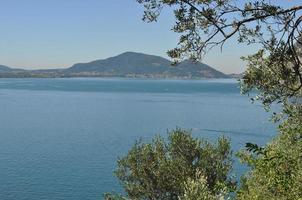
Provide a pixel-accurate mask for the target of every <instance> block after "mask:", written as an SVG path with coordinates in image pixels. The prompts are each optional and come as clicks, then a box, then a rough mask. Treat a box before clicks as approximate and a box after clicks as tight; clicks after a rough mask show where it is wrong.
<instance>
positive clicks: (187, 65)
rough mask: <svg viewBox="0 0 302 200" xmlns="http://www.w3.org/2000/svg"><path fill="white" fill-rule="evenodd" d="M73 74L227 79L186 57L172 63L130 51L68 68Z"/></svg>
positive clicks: (69, 72) (67, 72)
mask: <svg viewBox="0 0 302 200" xmlns="http://www.w3.org/2000/svg"><path fill="white" fill-rule="evenodd" d="M64 72H65V73H66V74H69V75H72V76H85V75H89V76H118V77H147V78H227V77H228V76H227V75H225V74H223V73H222V72H219V71H217V70H215V69H213V68H212V67H210V66H208V65H206V64H203V63H200V62H193V61H190V60H185V61H183V62H181V63H179V64H177V65H172V63H171V61H169V60H168V59H165V58H162V57H159V56H153V55H147V54H142V53H135V52H126V53H123V54H120V55H118V56H115V57H111V58H107V59H104V60H96V61H92V62H89V63H78V64H75V65H73V66H72V67H70V68H68V69H66V70H65V71H64Z"/></svg>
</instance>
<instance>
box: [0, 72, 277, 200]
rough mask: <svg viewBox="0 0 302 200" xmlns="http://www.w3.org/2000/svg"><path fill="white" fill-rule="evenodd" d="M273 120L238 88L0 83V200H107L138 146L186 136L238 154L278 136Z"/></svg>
mask: <svg viewBox="0 0 302 200" xmlns="http://www.w3.org/2000/svg"><path fill="white" fill-rule="evenodd" d="M269 116H270V114H269V113H267V112H265V111H264V109H263V108H262V106H261V105H260V104H252V103H251V102H250V100H249V97H247V96H241V95H240V89H239V85H238V83H237V81H236V80H232V79H215V80H138V79H137V80H129V79H109V78H108V79H102V78H72V79H0V199H1V200H28V199H30V200H44V199H45V200H46V199H52V200H61V199H62V200H63V199H64V200H83V199H89V200H90V199H91V200H96V199H102V194H103V193H104V192H111V191H117V192H121V191H122V190H121V187H120V185H119V182H118V181H117V179H116V178H115V177H114V176H113V170H114V168H115V165H116V160H117V158H118V156H122V155H125V154H126V153H127V151H128V149H129V148H130V147H131V146H132V145H133V144H134V142H135V140H137V139H140V138H142V139H143V140H144V141H150V139H151V138H152V137H153V136H155V135H156V134H161V135H163V136H166V132H167V130H172V129H174V128H176V127H180V128H186V129H191V130H192V132H193V135H194V136H195V137H205V138H208V139H209V140H215V139H216V138H217V137H218V136H220V135H225V136H227V137H229V138H230V139H231V141H232V148H233V150H234V151H238V150H239V149H241V148H243V147H244V145H245V143H246V142H253V143H257V144H260V145H262V144H265V143H266V142H267V141H269V140H270V139H271V138H272V137H273V136H274V134H275V130H276V128H275V127H274V125H273V124H272V123H271V122H270V121H269ZM244 170H245V168H244V167H242V166H238V163H237V164H236V165H235V169H234V174H241V173H242V172H243V171H244Z"/></svg>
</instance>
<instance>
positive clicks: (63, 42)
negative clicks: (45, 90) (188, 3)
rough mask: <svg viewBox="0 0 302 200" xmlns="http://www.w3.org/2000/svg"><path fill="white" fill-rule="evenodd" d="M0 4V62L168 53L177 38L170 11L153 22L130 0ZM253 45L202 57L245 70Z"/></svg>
mask: <svg viewBox="0 0 302 200" xmlns="http://www.w3.org/2000/svg"><path fill="white" fill-rule="evenodd" d="M280 1H283V2H286V3H287V1H286V0H280ZM298 1H299V0H297V1H295V0H292V2H294V3H297V2H298ZM292 2H291V3H292ZM0 3H1V7H0V64H2V65H7V66H10V67H17V68H24V69H48V68H66V67H70V66H72V65H73V64H75V63H79V62H81V63H82V62H90V61H93V60H97V59H105V58H107V57H111V56H115V55H118V54H120V53H123V52H126V51H133V52H142V53H146V54H152V55H158V56H163V57H165V58H168V56H167V54H166V51H167V50H169V49H172V48H173V47H175V46H176V44H177V41H178V35H177V34H175V33H174V32H172V31H171V27H172V26H173V23H174V18H173V14H172V13H171V11H170V10H163V13H162V15H161V17H160V18H159V21H158V22H157V23H145V22H143V21H142V20H141V18H142V14H143V8H142V5H139V4H138V3H136V1H135V0H0ZM286 3H285V4H286ZM256 50H257V48H256V47H252V46H244V45H239V44H237V41H236V40H230V41H229V42H228V43H226V45H225V46H224V49H223V51H222V52H221V51H220V49H219V48H214V49H213V50H212V51H211V52H210V53H208V54H207V55H206V56H205V57H204V59H203V60H202V62H204V63H206V64H209V65H210V66H212V67H214V68H216V69H218V70H220V71H222V72H225V73H240V72H242V71H244V69H245V63H244V62H242V61H241V60H240V57H241V56H243V55H248V54H251V53H254V52H255V51H256Z"/></svg>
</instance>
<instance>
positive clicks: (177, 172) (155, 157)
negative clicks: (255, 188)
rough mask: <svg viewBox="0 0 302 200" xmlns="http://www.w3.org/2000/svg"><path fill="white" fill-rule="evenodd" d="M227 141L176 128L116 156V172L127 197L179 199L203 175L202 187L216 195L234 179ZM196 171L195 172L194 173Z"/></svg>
mask: <svg viewBox="0 0 302 200" xmlns="http://www.w3.org/2000/svg"><path fill="white" fill-rule="evenodd" d="M231 167H232V161H231V151H230V144H229V142H228V140H227V139H225V138H220V139H218V141H217V144H211V143H209V142H207V141H205V140H200V139H195V138H193V137H192V136H191V134H190V132H188V131H185V130H181V129H176V130H174V131H172V132H169V137H168V140H167V142H166V141H165V140H164V139H163V138H162V137H159V136H158V137H157V138H155V139H154V140H153V141H152V142H151V143H142V142H137V143H136V144H135V145H134V146H133V147H132V149H131V150H130V151H129V152H128V154H127V155H126V156H125V157H123V158H121V159H119V160H118V167H117V170H116V172H115V173H116V176H117V177H118V178H119V180H120V181H121V183H122V185H123V187H124V189H125V192H126V194H127V197H128V198H130V199H158V200H160V199H179V198H182V197H183V196H184V194H185V193H186V192H187V193H186V195H187V199H189V197H188V196H190V195H192V192H190V191H189V190H187V189H188V184H189V185H190V184H195V183H196V181H197V182H198V181H200V177H202V182H198V183H200V184H202V187H203V190H206V192H207V193H208V195H213V196H215V195H218V194H220V193H221V191H222V190H224V189H225V188H227V187H230V186H231V185H232V184H233V183H232V181H231V180H230V179H229V178H228V174H229V172H230V170H231ZM196 174H198V176H196Z"/></svg>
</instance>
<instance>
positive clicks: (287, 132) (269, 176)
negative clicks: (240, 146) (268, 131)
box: [238, 115, 302, 200]
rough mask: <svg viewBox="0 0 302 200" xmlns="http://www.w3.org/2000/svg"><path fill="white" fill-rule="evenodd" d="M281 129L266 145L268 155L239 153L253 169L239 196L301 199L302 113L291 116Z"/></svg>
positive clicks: (246, 178)
mask: <svg viewBox="0 0 302 200" xmlns="http://www.w3.org/2000/svg"><path fill="white" fill-rule="evenodd" d="M279 129H280V135H279V136H278V137H277V138H275V139H274V140H273V141H272V142H271V143H270V144H268V145H267V146H266V147H265V152H266V153H265V154H255V153H253V152H250V151H248V152H241V153H240V154H239V156H240V158H241V159H242V161H243V162H245V163H248V165H249V166H250V167H251V169H252V170H251V172H250V173H249V174H248V175H247V176H246V177H245V181H243V184H242V187H241V189H240V190H239V192H238V199H244V200H245V199H247V200H248V199H268V200H270V199H271V200H273V199H280V200H282V199H293V200H294V199H301V198H302V184H301V183H302V153H301V152H302V115H298V116H297V115H295V116H292V117H290V118H289V119H288V120H287V121H286V122H284V123H283V124H282V125H280V128H279Z"/></svg>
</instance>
